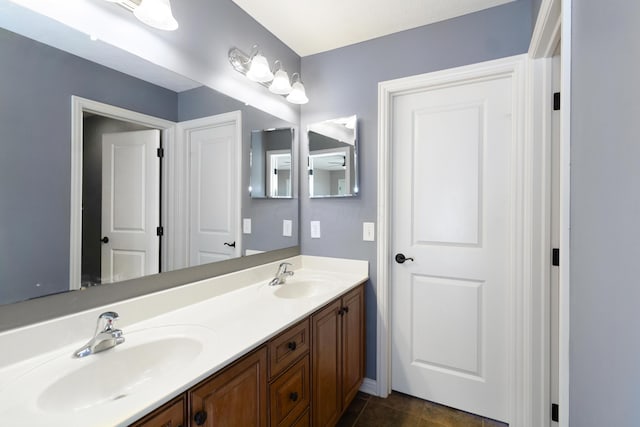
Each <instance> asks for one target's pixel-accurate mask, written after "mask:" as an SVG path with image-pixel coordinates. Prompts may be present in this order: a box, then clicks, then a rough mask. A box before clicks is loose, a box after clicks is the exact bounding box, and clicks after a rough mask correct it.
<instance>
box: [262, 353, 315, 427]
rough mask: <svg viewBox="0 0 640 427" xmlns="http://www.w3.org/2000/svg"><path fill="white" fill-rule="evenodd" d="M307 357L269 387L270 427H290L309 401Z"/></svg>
mask: <svg viewBox="0 0 640 427" xmlns="http://www.w3.org/2000/svg"><path fill="white" fill-rule="evenodd" d="M310 383H311V380H310V373H309V355H308V354H307V355H306V356H305V357H303V358H302V359H300V360H299V361H298V362H297V363H296V364H295V365H293V366H291V367H290V368H289V369H287V370H286V371H285V372H284V373H283V374H282V375H280V376H279V377H278V378H276V379H275V380H273V381H272V382H271V384H270V385H269V398H270V405H269V409H270V415H271V417H270V418H271V427H291V426H293V425H295V423H296V421H297V420H298V418H299V417H300V415H302V414H303V413H304V412H305V411H307V410H308V409H309V402H310V401H311V387H310Z"/></svg>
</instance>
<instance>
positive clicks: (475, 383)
mask: <svg viewBox="0 0 640 427" xmlns="http://www.w3.org/2000/svg"><path fill="white" fill-rule="evenodd" d="M512 84H513V82H512V79H511V77H510V76H507V77H497V78H494V79H488V80H485V81H464V82H459V83H458V84H451V85H447V86H445V87H442V86H440V87H436V88H433V89H430V90H423V91H421V92H411V93H408V94H406V95H401V96H397V97H396V98H395V101H394V104H393V106H392V108H393V112H394V113H393V124H392V129H393V131H392V132H393V133H392V137H393V139H392V150H393V177H392V180H393V183H392V224H393V225H392V251H393V252H392V253H393V254H398V253H401V254H404V255H405V256H406V257H410V258H413V259H414V261H411V260H408V261H406V262H404V263H402V264H401V263H398V262H394V263H392V271H391V274H392V284H391V295H392V301H393V302H392V388H393V389H394V390H398V391H401V392H403V393H407V394H410V395H414V396H418V397H421V398H423V399H427V400H430V401H435V402H438V403H441V404H444V405H447V406H451V407H454V408H458V409H462V410H464V411H468V412H472V413H475V414H479V415H482V416H485V417H490V418H493V419H497V420H502V421H507V420H508V408H509V382H508V381H509V372H510V371H509V369H510V364H511V363H512V362H513V361H512V360H511V359H510V357H509V350H508V349H509V348H510V347H509V344H510V342H509V331H510V325H509V324H508V323H509V322H508V320H509V318H510V317H509V310H511V309H512V307H510V303H509V301H510V300H509V295H510V283H509V277H510V276H509V272H510V268H509V262H508V261H509V260H510V259H511V257H510V248H509V242H510V227H511V224H510V215H509V214H510V212H509V207H510V206H511V205H510V199H509V198H510V197H511V196H512V191H514V190H513V189H514V188H515V187H514V183H512V182H510V179H509V177H510V159H511V154H512V153H511V146H512V138H513V136H512V135H513V133H512V109H513V108H512Z"/></svg>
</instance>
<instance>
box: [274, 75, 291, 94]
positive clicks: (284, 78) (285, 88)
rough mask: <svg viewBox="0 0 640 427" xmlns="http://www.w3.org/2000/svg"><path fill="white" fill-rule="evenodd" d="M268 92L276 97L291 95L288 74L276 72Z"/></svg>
mask: <svg viewBox="0 0 640 427" xmlns="http://www.w3.org/2000/svg"><path fill="white" fill-rule="evenodd" d="M269 90H270V91H271V92H273V93H275V94H276V95H288V94H289V93H291V90H292V87H291V82H289V74H287V72H286V71H285V70H278V71H276V75H275V77H274V78H273V81H272V82H271V86H269Z"/></svg>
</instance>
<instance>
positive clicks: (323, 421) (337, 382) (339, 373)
mask: <svg viewBox="0 0 640 427" xmlns="http://www.w3.org/2000/svg"><path fill="white" fill-rule="evenodd" d="M311 337H312V344H311V348H312V350H311V366H312V378H311V381H312V395H313V400H312V402H311V414H312V420H313V425H314V426H317V427H327V426H334V425H335V424H336V423H337V422H338V420H339V419H340V416H341V415H342V413H343V412H344V410H345V409H346V408H347V407H348V406H349V403H351V401H352V400H353V398H354V397H355V396H356V393H357V392H358V390H359V389H360V385H361V384H362V380H363V379H364V287H363V285H360V286H358V287H357V288H355V289H354V290H352V291H350V292H348V293H347V294H345V295H344V296H343V297H342V298H340V299H337V300H335V301H333V302H332V303H330V304H328V305H327V306H325V307H324V308H323V309H321V310H319V311H318V312H316V313H315V314H313V315H312V316H311Z"/></svg>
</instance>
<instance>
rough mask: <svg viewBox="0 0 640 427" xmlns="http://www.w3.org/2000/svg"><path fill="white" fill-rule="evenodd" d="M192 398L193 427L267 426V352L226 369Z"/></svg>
mask: <svg viewBox="0 0 640 427" xmlns="http://www.w3.org/2000/svg"><path fill="white" fill-rule="evenodd" d="M189 395H190V400H189V401H190V408H191V412H190V414H191V415H190V416H191V425H193V426H206V427H214V426H216V427H221V426H225V427H266V426H267V422H268V419H267V349H266V348H265V347H262V348H260V349H259V350H256V351H255V352H253V353H251V354H249V355H248V356H246V357H244V358H243V359H241V360H240V361H238V362H236V363H234V364H233V365H231V366H230V367H228V368H225V369H224V370H223V371H222V372H220V373H219V374H217V375H216V376H214V377H213V378H211V379H210V380H206V381H205V382H203V383H201V384H200V385H198V386H196V387H194V388H193V389H192V390H191V392H190V393H189Z"/></svg>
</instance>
